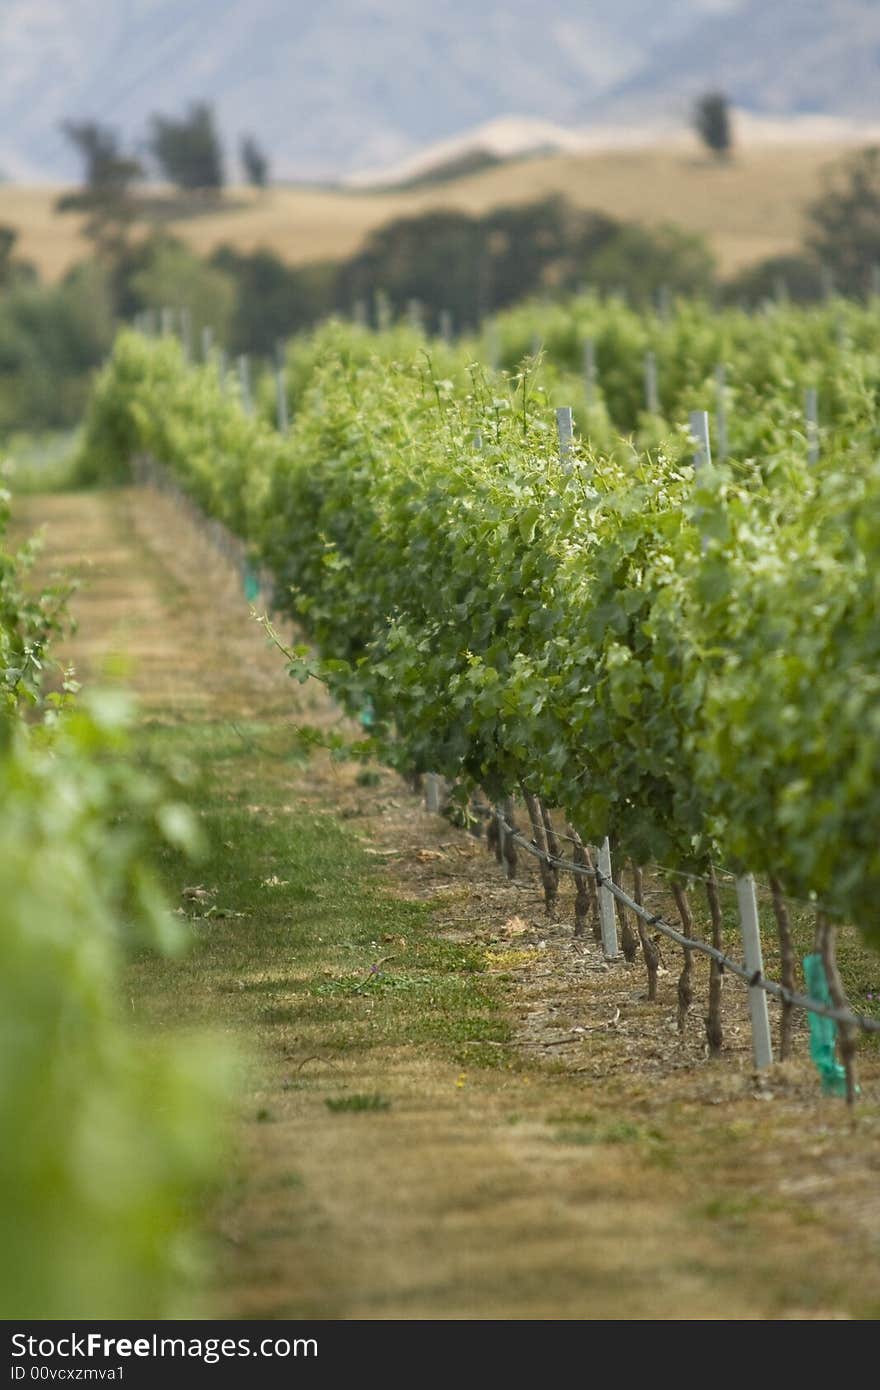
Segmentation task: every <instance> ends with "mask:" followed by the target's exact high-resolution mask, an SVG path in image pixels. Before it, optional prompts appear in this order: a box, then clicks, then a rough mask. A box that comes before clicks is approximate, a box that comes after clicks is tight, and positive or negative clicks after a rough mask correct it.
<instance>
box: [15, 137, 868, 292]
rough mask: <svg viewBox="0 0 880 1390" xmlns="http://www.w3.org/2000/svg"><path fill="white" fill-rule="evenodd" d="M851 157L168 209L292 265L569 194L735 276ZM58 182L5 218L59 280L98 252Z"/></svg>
mask: <svg viewBox="0 0 880 1390" xmlns="http://www.w3.org/2000/svg"><path fill="white" fill-rule="evenodd" d="M840 157H841V150H840V148H839V147H832V146H828V145H807V144H800V145H791V146H776V145H761V146H754V147H749V148H746V149H744V150H742V151H741V153H740V155H739V157H738V158H737V159H736V161H735V162H734V163H732V164H731V165H730V166H728V167H716V166H714V165H713V164H711V163H710V162H709V161H707V160H706V159H705V158H704V157H703V156H702V155H701V154H700V153H699V152H698V151H697V150H696V148H695V147H694V148H691V149H686V148H670V149H659V150H625V151H617V152H606V153H602V154H591V155H571V154H558V155H552V156H543V157H541V158H536V159H531V160H523V159H520V160H511V161H509V162H504V163H500V164H498V165H495V166H493V167H491V168H489V169H485V170H483V171H481V172H479V173H476V174H472V175H470V176H468V177H466V178H460V179H457V180H452V181H450V182H446V183H440V184H434V185H430V184H424V185H423V186H421V187H418V188H410V189H408V190H397V191H388V192H384V193H378V192H372V193H370V192H362V193H358V192H345V191H342V190H329V189H320V188H312V189H310V188H273V189H270V190H268V191H267V192H265V193H263V194H255V193H253V192H251V191H245V190H237V191H234V192H231V193H229V194H227V195H226V197H225V198H224V199H223V200H222V201H221V202H220V203H219V204H217V205H215V206H214V207H205V206H204V204H200V205H199V206H198V210H197V213H196V212H195V211H193V213H191V215H188V216H181V215H179V213H180V206H181V205H180V204H179V202H178V203H177V204H175V205H171V206H170V207H169V208H168V212H169V215H170V214H173V213H174V212H175V210H176V211H177V213H178V215H176V216H174V215H170V220H168V221H167V222H166V224H165V225H167V226H168V228H169V229H170V230H171V231H173V232H175V233H176V234H177V235H179V236H181V237H183V238H184V239H185V240H186V241H187V242H188V243H189V244H190V245H191V246H192V247H193V248H194V249H195V250H196V251H198V252H200V253H202V254H207V253H209V252H210V251H212V250H213V249H214V248H215V247H217V246H219V245H221V244H223V243H224V242H227V243H230V244H232V245H234V246H236V247H238V248H239V249H241V250H245V251H246V250H251V249H254V248H256V247H260V246H265V247H269V248H271V249H272V250H274V251H276V252H277V253H278V254H279V255H280V256H282V257H283V258H284V259H285V260H287V261H288V262H290V263H291V264H301V263H303V262H306V261H310V260H318V259H323V258H326V257H341V256H346V255H349V254H350V253H351V252H352V251H354V250H355V249H356V248H357V247H358V245H359V244H360V243H361V241H362V240H363V238H364V237H365V236H366V235H367V234H368V233H369V232H370V231H371V230H372V229H373V228H375V227H378V226H380V225H381V224H382V223H383V222H386V221H388V220H389V219H390V218H392V217H398V216H406V215H411V214H415V213H419V212H423V211H425V210H427V209H429V208H436V207H453V208H460V209H462V210H463V211H465V212H472V213H482V212H485V211H487V210H488V209H489V208H491V207H493V206H495V205H497V204H499V203H506V202H523V201H528V200H530V199H534V198H539V197H542V196H545V195H547V194H551V193H564V194H565V195H566V196H567V197H569V198H571V199H572V201H573V202H575V203H577V204H579V205H580V206H583V207H588V208H596V209H598V210H600V211H604V212H607V213H610V214H611V215H613V216H617V217H621V218H626V219H635V220H642V221H645V222H648V223H651V222H653V223H658V222H664V221H666V222H668V221H675V222H678V223H680V224H681V225H682V226H684V227H688V228H691V229H693V230H695V231H699V232H703V233H705V234H706V235H707V236H708V237H709V239H710V242H711V244H712V246H713V248H714V250H715V253H716V255H717V257H718V260H719V264H720V266H721V269H722V271H723V272H725V273H731V272H733V271H736V270H737V269H739V268H740V267H742V266H744V265H747V264H749V263H751V262H753V261H756V260H760V259H762V258H763V257H765V256H769V255H773V254H775V253H777V252H785V251H789V250H792V249H795V248H796V247H797V246H798V244H799V241H800V237H801V230H802V222H803V214H804V209H805V207H806V205H807V204H808V203H809V202H810V201H811V199H813V198H814V197H816V196H817V195H818V194H819V193H820V191H821V188H822V179H823V173H824V171H825V170H826V169H827V168H828V167H829V165H832V164H833V163H834V162H835V161H836V160H838V159H839V158H840ZM57 193H58V190H57V189H52V188H45V187H43V188H15V187H6V188H3V189H0V221H2V222H6V223H9V224H10V225H12V226H14V227H16V228H17V229H18V230H19V232H20V236H21V241H20V245H19V252H20V254H21V255H23V256H25V257H27V258H28V259H31V260H33V261H34V262H35V263H36V264H37V265H38V267H39V269H40V271H41V273H42V274H44V275H45V276H47V277H49V278H55V277H57V276H58V275H60V274H61V273H62V272H63V271H64V270H65V269H66V268H67V267H68V266H70V265H71V264H72V263H73V262H74V261H75V260H76V259H78V258H80V257H82V256H83V255H85V254H87V253H88V249H89V248H88V243H87V242H86V241H85V240H84V239H83V238H82V237H81V236H80V235H79V233H78V225H79V223H78V219H77V218H75V217H70V216H64V217H59V216H57V215H56V214H55V213H54V212H53V211H52V205H53V202H54V199H55V198H56V197H57Z"/></svg>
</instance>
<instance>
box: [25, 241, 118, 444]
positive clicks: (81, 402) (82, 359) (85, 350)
mask: <svg viewBox="0 0 880 1390" xmlns="http://www.w3.org/2000/svg"><path fill="white" fill-rule="evenodd" d="M113 333H114V321H113V299H112V293H111V286H110V280H109V276H108V275H107V272H106V271H105V270H104V269H103V268H102V267H101V266H100V265H99V264H98V263H97V262H95V261H89V262H85V263H84V264H82V265H80V266H75V267H74V269H73V270H71V271H70V272H69V273H68V274H67V275H66V276H65V277H64V279H63V280H62V282H61V283H60V284H58V285H51V286H44V285H40V284H37V283H35V282H32V281H31V282H29V281H28V280H26V279H25V280H20V281H13V283H12V284H11V285H10V286H8V287H7V288H6V289H5V290H4V293H3V294H2V296H0V429H4V428H10V429H28V430H30V429H44V428H56V427H59V426H69V425H72V424H74V423H75V422H76V421H77V419H79V417H80V416H81V414H82V411H83V408H84V406H85V401H86V397H87V395H88V388H89V381H90V374H91V371H92V369H93V368H95V367H96V366H98V364H99V363H100V362H101V361H102V360H103V359H104V357H105V356H106V354H107V352H108V351H109V349H110V345H111V343H112V341H113Z"/></svg>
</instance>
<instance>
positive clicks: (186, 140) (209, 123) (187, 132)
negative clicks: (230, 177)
mask: <svg viewBox="0 0 880 1390" xmlns="http://www.w3.org/2000/svg"><path fill="white" fill-rule="evenodd" d="M150 150H151V152H152V154H153V156H154V157H155V159H156V160H157V162H158V164H159V167H160V168H161V170H162V172H163V174H164V175H165V177H166V178H167V179H168V180H169V182H170V183H173V184H175V185H176V186H177V187H178V188H186V189H207V188H222V187H223V151H222V148H221V144H220V137H219V135H218V133H217V130H216V127H215V124H214V113H213V110H212V109H211V107H210V106H208V104H207V103H206V102H195V103H194V104H193V105H192V106H191V107H190V109H189V112H188V114H187V115H186V116H184V117H183V118H182V119H181V120H175V119H174V118H173V117H170V116H158V115H157V116H153V118H152V121H151V136H150Z"/></svg>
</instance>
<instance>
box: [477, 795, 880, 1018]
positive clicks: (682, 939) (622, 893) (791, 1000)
mask: <svg viewBox="0 0 880 1390" xmlns="http://www.w3.org/2000/svg"><path fill="white" fill-rule="evenodd" d="M491 814H492V815H493V816H494V817H495V819H496V820H497V822H498V828H499V830H503V831H504V833H505V834H506V835H509V836H510V837H511V838H512V840H513V842H514V844H516V845H518V846H519V847H520V848H521V849H524V850H525V851H526V853H527V854H531V855H533V856H534V857H535V858H536V859H543V860H544V861H545V863H547V864H550V865H552V867H553V868H555V869H561V870H564V871H565V872H566V873H570V874H573V875H574V876H575V877H582V878H592V879H593V880H594V882H595V883H596V884H597V885H598V886H599V887H600V888H605V889H606V890H607V891H608V892H609V893H611V894H612V895H613V896H614V897H615V898H616V899H617V900H618V902H622V903H623V904H624V906H625V907H628V908H629V910H630V912H634V913H635V914H636V916H637V917H640V918H641V920H642V921H643V922H645V923H646V924H647V925H648V926H650V927H653V928H655V929H656V930H657V931H658V932H660V934H661V935H662V936H666V937H668V938H669V940H670V941H674V942H676V944H677V945H679V946H684V947H687V948H688V949H689V950H693V951H700V952H702V954H703V955H706V956H709V957H711V959H713V960H716V961H717V962H718V964H719V965H720V966H721V969H722V970H723V971H725V972H728V971H729V972H730V974H731V975H736V976H737V977H738V978H739V979H741V980H745V982H746V984H747V985H749V987H750V988H752V989H762V990H764V992H765V993H766V994H772V995H773V996H774V997H775V998H777V999H781V1000H782V1001H783V1003H786V1004H791V1005H792V1007H793V1008H796V1009H805V1010H807V1011H808V1012H809V1013H814V1014H820V1015H821V1016H822V1017H823V1018H832V1019H834V1021H835V1022H836V1023H851V1024H853V1025H854V1026H855V1027H858V1028H860V1029H861V1030H862V1032H864V1033H880V1019H875V1018H867V1017H866V1016H865V1015H864V1014H857V1013H854V1012H853V1011H852V1010H850V1009H837V1008H834V1007H833V1006H831V1005H828V1004H822V1003H820V1001H819V1000H818V999H811V998H810V997H809V996H808V995H806V994H797V993H795V992H794V991H793V990H790V989H786V988H785V986H784V985H780V984H777V983H776V981H775V980H768V979H765V977H764V976H763V975H762V974H761V973H760V972H759V971H752V972H750V971H749V970H747V969H746V967H745V966H744V965H740V964H739V962H738V961H735V960H733V959H732V958H731V957H730V956H728V955H725V953H724V952H723V951H719V950H718V948H717V947H716V946H712V945H710V943H709V942H708V941H702V940H701V939H700V938H699V937H691V936H685V935H684V933H683V932H680V931H678V930H677V929H676V928H675V927H673V926H672V925H671V923H669V922H667V921H666V919H665V918H664V917H662V916H661V915H660V914H659V913H656V912H655V913H650V912H648V911H647V910H646V909H645V908H644V907H642V906H640V904H639V903H637V902H636V901H635V899H634V898H632V897H630V895H629V893H627V892H626V890H625V889H624V888H621V887H620V886H619V884H616V883H615V882H614V880H613V879H612V878H611V876H610V875H606V874H603V873H602V871H601V869H590V868H587V867H586V866H585V865H583V864H575V862H574V861H573V860H571V859H560V858H559V857H558V856H556V855H552V854H549V853H547V852H546V851H544V850H541V849H539V848H538V846H537V845H535V844H534V843H533V842H532V841H531V840H527V839H526V838H525V836H524V835H520V834H519V832H518V831H516V830H514V829H513V827H512V826H510V825H509V824H508V823H507V821H506V820H505V819H504V816H503V815H502V813H501V811H499V810H498V808H497V807H495V808H493V809H492V811H491ZM565 838H568V837H567V836H566V837H565ZM664 872H665V870H664ZM670 872H674V870H672V871H670Z"/></svg>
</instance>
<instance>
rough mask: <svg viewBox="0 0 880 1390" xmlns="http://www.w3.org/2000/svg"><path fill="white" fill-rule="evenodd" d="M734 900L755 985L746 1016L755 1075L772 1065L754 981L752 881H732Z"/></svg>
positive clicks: (761, 995) (757, 961)
mask: <svg viewBox="0 0 880 1390" xmlns="http://www.w3.org/2000/svg"><path fill="white" fill-rule="evenodd" d="M736 900H737V905H738V907H739V925H740V931H741V933H742V942H743V953H744V958H745V965H746V970H748V972H749V976H750V977H751V978H752V979H753V980H755V981H756V983H755V984H754V985H750V986H749V1013H750V1015H751V1019H752V1047H753V1050H754V1057H755V1066H756V1067H757V1069H758V1071H762V1070H763V1069H764V1068H765V1067H769V1066H771V1065H772V1063H773V1044H772V1042H771V1040H770V1019H769V1017H768V1013H767V995H766V993H765V992H764V990H763V989H762V988H761V986H760V985H759V984H757V980H759V979H761V978H762V977H763V974H764V956H763V952H762V950H761V929H760V924H759V921H758V899H757V897H756V894H755V880H754V878H753V877H752V875H751V874H742V875H741V876H740V877H739V878H738V879H737V880H736Z"/></svg>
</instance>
